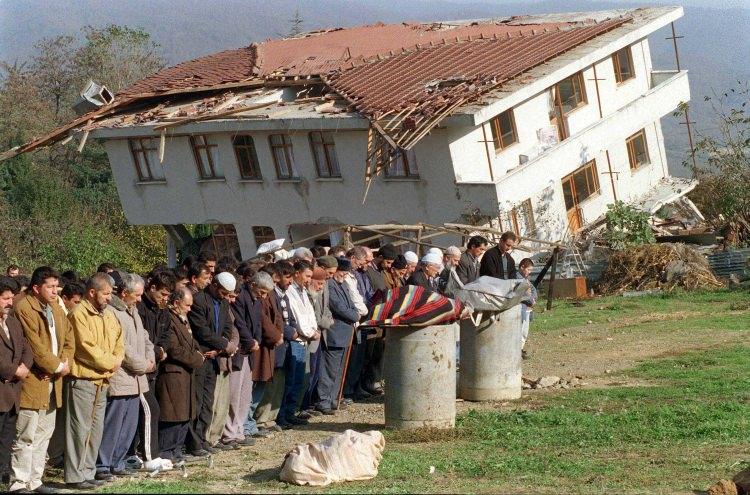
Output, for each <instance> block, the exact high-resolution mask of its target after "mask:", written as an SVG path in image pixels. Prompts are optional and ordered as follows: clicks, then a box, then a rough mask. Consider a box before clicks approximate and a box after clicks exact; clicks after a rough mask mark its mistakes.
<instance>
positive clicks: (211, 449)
mask: <svg viewBox="0 0 750 495" xmlns="http://www.w3.org/2000/svg"><path fill="white" fill-rule="evenodd" d="M204 450H205V451H206V452H208V453H209V454H218V453H219V452H221V450H222V449H217V448H216V447H211V446H210V445H206V447H205V449H204Z"/></svg>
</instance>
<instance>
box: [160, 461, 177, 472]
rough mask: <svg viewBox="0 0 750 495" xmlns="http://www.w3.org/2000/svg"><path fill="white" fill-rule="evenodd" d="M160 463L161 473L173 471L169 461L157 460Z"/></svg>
mask: <svg viewBox="0 0 750 495" xmlns="http://www.w3.org/2000/svg"><path fill="white" fill-rule="evenodd" d="M159 460H160V461H161V470H162V471H171V470H173V469H174V464H173V463H172V461H170V460H169V459H162V458H159Z"/></svg>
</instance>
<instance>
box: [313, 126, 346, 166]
mask: <svg viewBox="0 0 750 495" xmlns="http://www.w3.org/2000/svg"><path fill="white" fill-rule="evenodd" d="M310 147H311V148H312V153H313V158H315V168H316V169H317V170H318V177H324V178H325V177H341V170H340V169H339V161H338V158H336V147H335V143H334V142H333V134H332V133H330V132H319V131H315V132H311V133H310Z"/></svg>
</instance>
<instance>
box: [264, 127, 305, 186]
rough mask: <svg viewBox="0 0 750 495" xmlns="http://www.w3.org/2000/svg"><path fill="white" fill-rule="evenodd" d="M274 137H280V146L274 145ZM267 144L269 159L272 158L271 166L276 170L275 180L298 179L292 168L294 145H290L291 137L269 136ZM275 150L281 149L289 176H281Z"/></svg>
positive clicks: (283, 135) (293, 167)
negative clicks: (269, 149) (269, 150)
mask: <svg viewBox="0 0 750 495" xmlns="http://www.w3.org/2000/svg"><path fill="white" fill-rule="evenodd" d="M276 136H281V140H282V143H281V144H274V142H273V138H274V137H276ZM268 144H269V145H270V146H271V157H272V158H273V165H274V167H275V168H276V178H277V179H278V180H297V179H299V175H298V173H297V171H296V170H295V168H296V167H295V166H294V144H293V143H292V136H290V135H289V134H286V133H275V134H269V136H268ZM276 149H282V150H283V151H284V159H285V161H286V165H287V168H288V170H289V175H284V176H282V175H281V167H280V164H279V160H278V157H277V156H276Z"/></svg>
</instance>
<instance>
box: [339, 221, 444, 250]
mask: <svg viewBox="0 0 750 495" xmlns="http://www.w3.org/2000/svg"><path fill="white" fill-rule="evenodd" d="M352 228H356V229H358V230H365V231H367V232H372V233H373V234H380V235H387V236H388V237H395V238H396V239H401V240H402V241H408V242H413V243H415V244H417V245H419V246H429V247H436V248H438V249H445V248H444V247H442V246H437V245H435V244H430V243H429V242H423V241H417V240H415V239H410V238H408V237H404V236H400V235H396V234H386V233H385V232H382V231H378V230H375V229H371V228H366V227H355V226H352Z"/></svg>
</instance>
